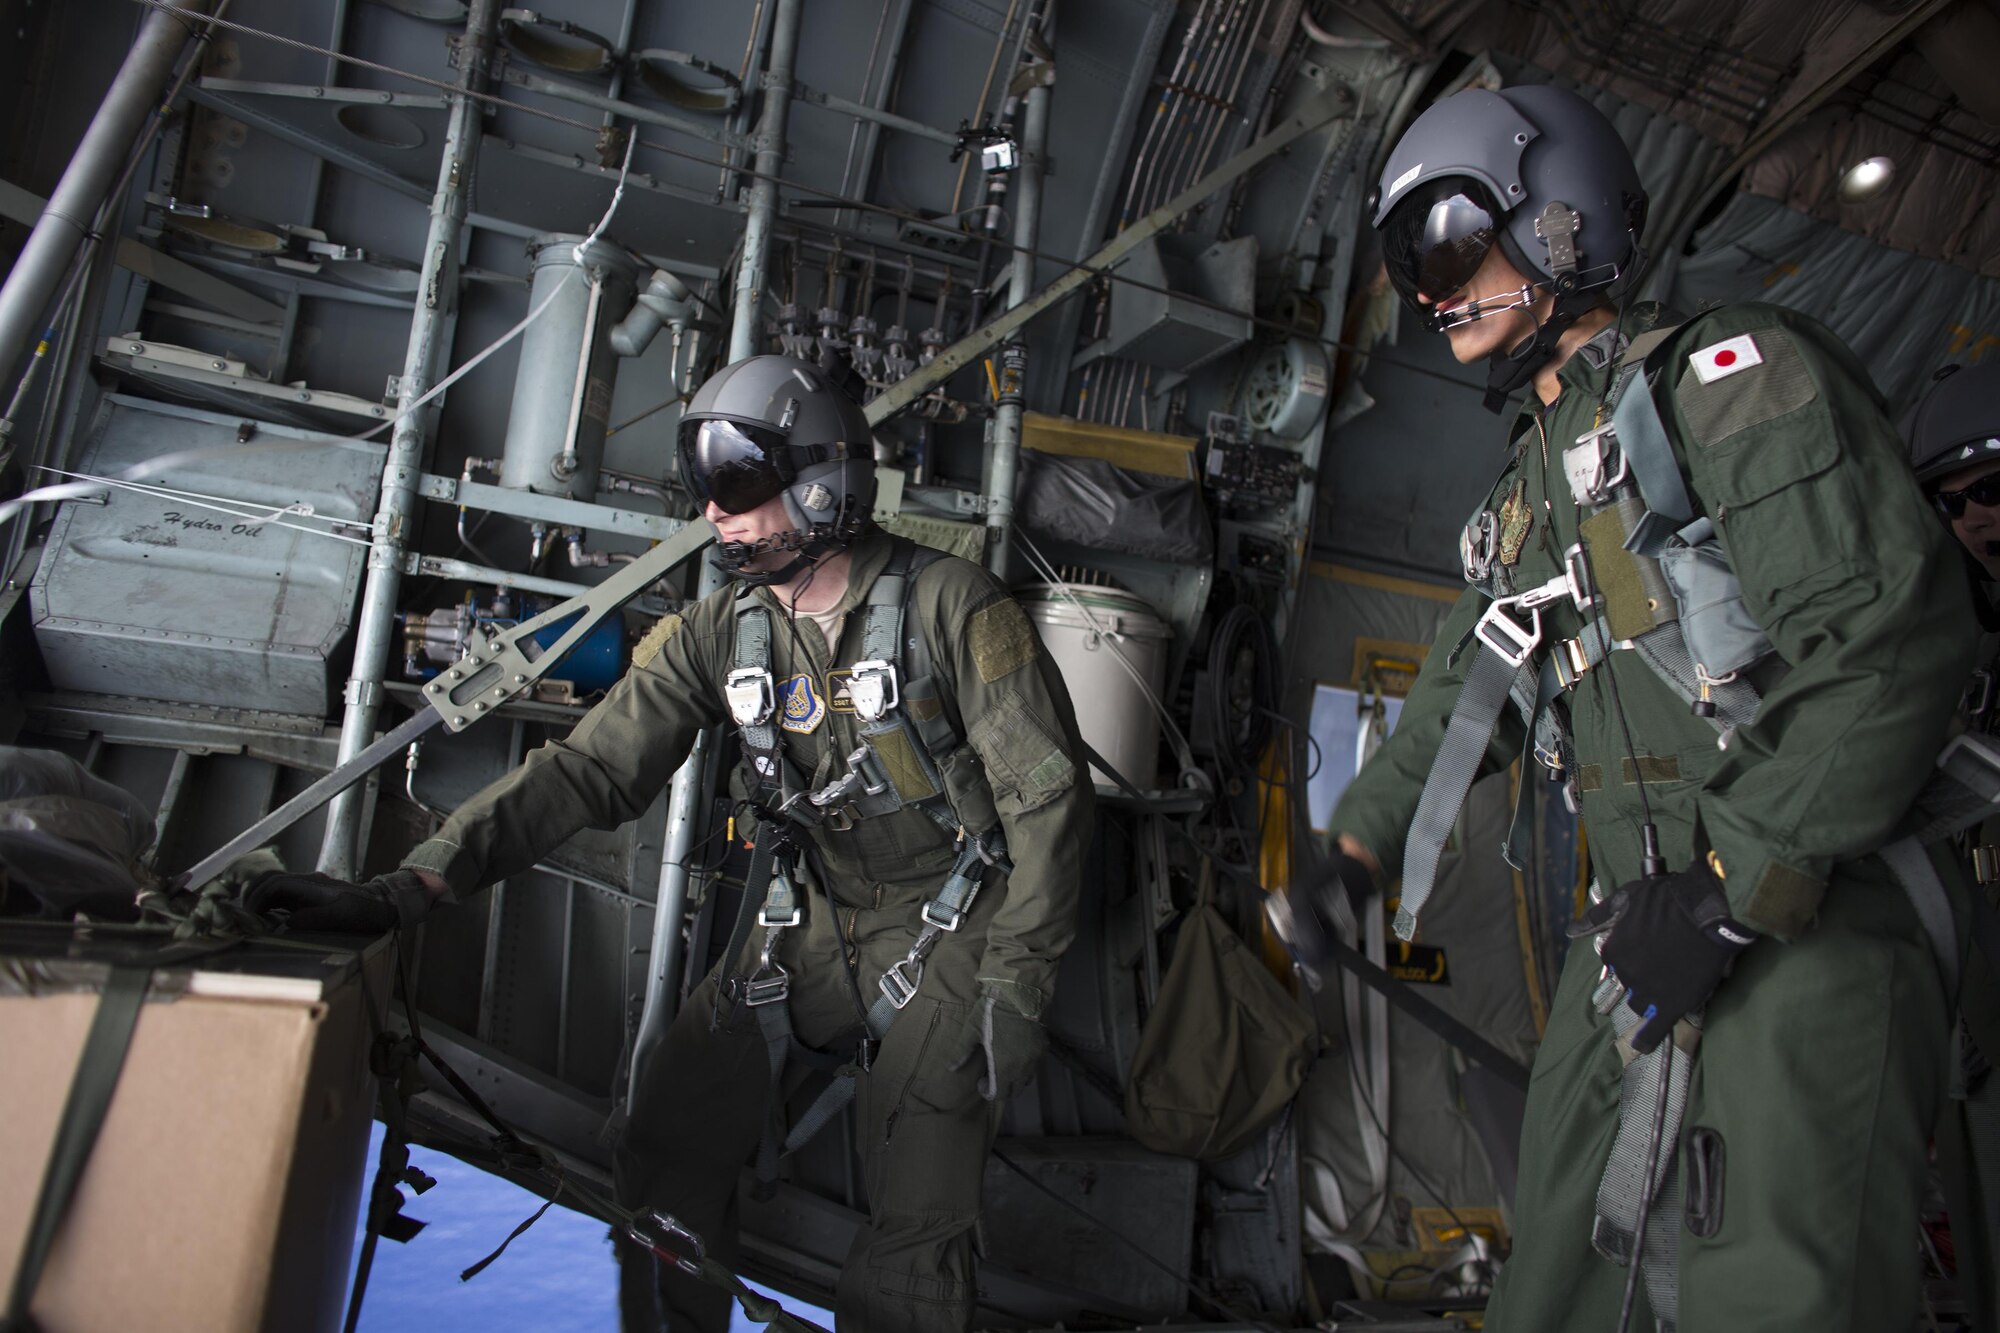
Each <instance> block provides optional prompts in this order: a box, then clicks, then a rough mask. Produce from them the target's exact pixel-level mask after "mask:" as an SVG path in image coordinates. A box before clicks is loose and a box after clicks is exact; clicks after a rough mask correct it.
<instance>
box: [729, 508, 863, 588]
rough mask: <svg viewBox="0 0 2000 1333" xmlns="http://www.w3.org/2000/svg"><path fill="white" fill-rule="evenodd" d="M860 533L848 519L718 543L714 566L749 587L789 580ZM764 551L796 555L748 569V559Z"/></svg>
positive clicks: (851, 540)
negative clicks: (768, 566)
mask: <svg viewBox="0 0 2000 1333" xmlns="http://www.w3.org/2000/svg"><path fill="white" fill-rule="evenodd" d="M860 535H861V524H860V523H859V522H858V521H855V520H854V519H851V518H843V519H842V520H841V521H840V522H838V523H815V524H813V525H812V526H811V527H810V528H807V529H805V530H804V531H800V530H799V529H797V528H793V529H792V530H791V531H789V532H779V533H773V534H772V535H771V536H769V537H762V538H759V539H758V540H756V541H754V542H717V543H716V544H715V565H716V568H718V569H720V570H721V571H722V572H723V573H725V574H727V575H728V576H729V577H730V578H732V579H735V580H736V581H737V582H738V583H741V584H743V585H745V586H746V587H751V588H766V587H771V586H773V585H782V584H786V583H789V582H791V581H792V580H793V579H794V578H797V577H798V576H799V575H800V574H802V573H804V572H805V571H806V570H807V569H808V568H810V567H811V566H812V565H813V564H815V563H816V562H817V561H819V560H820V559H821V558H822V557H824V556H828V555H831V554H833V553H834V552H835V551H840V550H844V549H846V548H847V547H848V546H851V545H852V544H853V543H854V539H855V538H856V537H858V536H860ZM767 551H795V552H797V554H796V555H794V556H793V558H792V559H791V560H789V561H788V562H786V563H785V564H783V565H781V566H779V567H778V568H777V569H750V568H749V567H748V566H749V564H750V562H751V561H753V560H755V559H756V558H757V557H758V556H760V555H763V554H764V553H765V552H767Z"/></svg>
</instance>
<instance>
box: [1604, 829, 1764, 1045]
mask: <svg viewBox="0 0 2000 1333" xmlns="http://www.w3.org/2000/svg"><path fill="white" fill-rule="evenodd" d="M1569 933H1570V936H1571V937H1572V938H1580V937H1582V936H1585V935H1602V936H1603V937H1604V938H1603V940H1602V941H1600V942H1599V944H1598V946H1597V952H1598V956H1599V957H1601V958H1603V960H1604V962H1605V964H1606V965H1607V966H1609V967H1610V969H1611V971H1612V972H1613V973H1614V974H1616V976H1617V978H1618V980H1619V981H1620V982H1621V983H1623V984H1624V986H1625V989H1626V992H1627V994H1626V1000H1625V1002H1626V1004H1628V1005H1629V1006H1631V1009H1632V1012H1633V1013H1635V1014H1638V1015H1639V1016H1640V1023H1639V1025H1638V1026H1637V1027H1635V1028H1633V1029H1632V1032H1631V1035H1630V1041H1631V1043H1632V1049H1633V1050H1634V1051H1637V1052H1638V1053H1639V1054H1641V1055H1644V1054H1645V1053H1646V1052H1648V1051H1650V1050H1652V1049H1653V1048H1654V1047H1656V1046H1658V1045H1659V1044H1660V1043H1661V1042H1662V1041H1664V1040H1666V1038H1667V1034H1669V1033H1670V1032H1672V1031H1673V1030H1674V1024H1675V1023H1678V1022H1679V1021H1680V1020H1681V1019H1682V1018H1685V1017H1686V1016H1687V1015H1688V1014H1689V1013H1691V1012H1692V1011H1694V1010H1695V1009H1698V1008H1700V1007H1701V1006H1702V1004H1703V1003H1705V1002H1706V1001H1707V999H1708V997H1709V996H1710V995H1712V994H1714V992H1715V988H1716V986H1717V985H1719V984H1720V983H1721V981H1722V979H1723V978H1724V977H1726V976H1728V975H1729V969H1730V967H1731V965H1732V964H1734V963H1735V961H1736V955H1737V954H1739V953H1741V952H1743V950H1744V949H1746V948H1748V947H1749V946H1750V944H1751V943H1752V942H1754V941H1755V940H1756V938H1757V934H1756V932H1755V931H1753V930H1751V929H1750V928H1749V927H1748V926H1746V925H1744V924H1743V923H1741V922H1740V921H1737V920H1736V919H1735V918H1734V917H1732V916H1730V915H1729V900H1728V899H1727V898H1725V897H1724V896H1723V893H1722V881H1721V880H1720V879H1718V878H1716V875H1715V872H1714V871H1712V870H1711V869H1710V868H1709V867H1708V865H1707V863H1706V862H1704V861H1700V860H1697V861H1696V862H1695V863H1694V864H1693V865H1691V866H1689V867H1688V868H1687V869H1686V870H1683V871H1681V872H1680V873H1679V874H1675V875H1658V876H1655V877H1654V878H1652V879H1639V880H1633V881H1632V882H1631V883H1630V884H1627V885H1625V886H1624V887H1622V888H1620V889H1619V890H1618V891H1617V892H1616V893H1613V894H1611V895H1610V896H1609V897H1607V898H1606V899H1605V900H1604V901H1603V902H1601V903H1597V904H1595V905H1594V906H1592V907H1591V909H1590V910H1589V911H1588V912H1585V913H1584V914H1583V916H1582V917H1581V918H1579V919H1578V920H1577V921H1576V923H1575V924H1574V925H1572V926H1571V927H1570V928H1569Z"/></svg>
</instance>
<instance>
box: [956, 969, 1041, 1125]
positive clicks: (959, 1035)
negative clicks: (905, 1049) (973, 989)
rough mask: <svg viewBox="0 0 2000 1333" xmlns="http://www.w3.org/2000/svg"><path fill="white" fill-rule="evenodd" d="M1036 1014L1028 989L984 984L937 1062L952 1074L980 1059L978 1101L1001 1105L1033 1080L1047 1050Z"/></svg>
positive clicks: (1034, 996)
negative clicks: (982, 1065)
mask: <svg viewBox="0 0 2000 1333" xmlns="http://www.w3.org/2000/svg"><path fill="white" fill-rule="evenodd" d="M1040 1014H1041V997H1040V996H1039V995H1038V994H1037V993H1036V992H1035V991H1033V990H1032V989H1030V988H1029V987H1026V986H1022V985H1019V984H1017V983H1015V982H1011V981H998V980H984V979H982V980H981V981H980V983H979V998H978V999H977V1000H976V1001H974V1002H973V1005H972V1012H970V1013H968V1014H967V1015H966V1016H965V1022H964V1023H963V1024H962V1025H961V1026H960V1027H959V1029H958V1031H957V1032H954V1033H952V1034H950V1035H948V1036H947V1037H946V1038H945V1041H944V1044H943V1045H942V1046H941V1047H940V1048H939V1051H938V1057H939V1058H940V1059H942V1060H943V1061H944V1062H945V1068H947V1069H950V1070H954V1071H956V1070H960V1069H963V1068H965V1066H966V1065H968V1064H970V1063H972V1061H973V1060H975V1059H977V1058H980V1057H982V1056H983V1057H984V1059H985V1061H986V1073H985V1074H984V1075H982V1076H981V1077H980V1080H979V1095H980V1096H981V1097H984V1098H985V1099H986V1100H987V1101H989V1102H1004V1101H1006V1100H1007V1099H1008V1098H1009V1097H1012V1096H1013V1095H1014V1094H1015V1093H1016V1092H1019V1091H1020V1090H1021V1089H1022V1088H1024V1087H1026V1086H1027V1085H1028V1084H1029V1083H1031V1082H1032V1081H1033V1080H1034V1077H1035V1071H1036V1070H1037V1069H1039V1068H1041V1064H1042V1056H1043V1055H1044V1054H1046V1053H1047V1051H1048V1049H1049V1034H1048V1033H1047V1032H1045V1031H1044V1030H1043V1029H1042V1024H1041V1018H1040Z"/></svg>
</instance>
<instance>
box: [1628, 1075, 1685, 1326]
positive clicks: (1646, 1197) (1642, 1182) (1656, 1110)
mask: <svg viewBox="0 0 2000 1333" xmlns="http://www.w3.org/2000/svg"><path fill="white" fill-rule="evenodd" d="M1673 1078H1674V1039H1673V1038H1672V1037H1671V1036H1669V1037H1668V1038H1667V1039H1666V1040H1665V1041H1664V1042H1662V1043H1660V1091H1659V1094H1658V1095H1657V1096H1656V1097H1655V1098H1654V1100H1653V1128H1652V1130H1651V1132H1650V1133H1649V1134H1648V1135H1647V1137H1646V1170H1645V1174H1644V1175H1642V1176H1641V1177H1640V1178H1639V1215H1638V1216H1637V1217H1635V1218H1634V1219H1633V1220H1632V1257H1631V1259H1630V1260H1629V1261H1628V1262H1627V1264H1626V1268H1625V1295H1624V1298H1623V1299H1622V1300H1620V1301H1619V1303H1618V1333H1630V1329H1631V1327H1632V1302H1633V1299H1634V1297H1635V1296H1636V1295H1637V1293H1638V1290H1639V1268H1640V1265H1641V1264H1642V1263H1643V1262H1644V1260H1645V1257H1646V1219H1647V1217H1648V1216H1649V1215H1650V1214H1651V1213H1652V1211H1653V1172H1654V1170H1655V1169H1657V1168H1658V1166H1659V1163H1660V1140H1661V1139H1662V1138H1663V1137H1664V1136H1665V1135H1666V1129H1667V1089H1668V1087H1669V1086H1670V1085H1671V1084H1672V1083H1673Z"/></svg>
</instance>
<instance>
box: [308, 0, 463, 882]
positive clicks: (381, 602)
mask: <svg viewBox="0 0 2000 1333" xmlns="http://www.w3.org/2000/svg"><path fill="white" fill-rule="evenodd" d="M499 8H500V6H499V0H471V4H470V6H469V8H468V11H467V13H466V18H465V40H464V42H463V43H461V44H460V46H459V69H458V86H459V88H460V89H461V90H463V91H462V92H461V94H460V95H459V96H457V97H455V98H454V99H453V100H452V107H451V118H450V120H449V122H448V124H447V127H446V130H445V140H444V156H443V159H442V160H441V161H440V162H439V163H438V184H437V193H436V194H434V195H433V196H432V197H431V215H430V229H429V232H428V234H427V235H426V236H425V237H424V267H423V281H422V283H421V284H420V285H419V287H418V289H417V290H418V292H419V293H420V295H419V297H418V300H417V303H416V314H415V316H414V317H413V318H412V319H411V320H410V343H409V350H408V352H407V353H406V355H405V357H404V360H403V376H402V380H401V381H400V383H399V385H398V388H397V394H396V411H397V413H398V418H397V421H396V428H395V431H394V432H393V433H392V434H391V435H390V437H389V456H388V458H387V459H385V460H384V462H383V466H382V498H381V500H380V501H379V502H378V503H377V506H376V510H375V527H374V534H373V544H372V545H371V546H370V547H369V551H368V584H367V587H366V589H365V590H364V591H363V592H362V595H361V615H360V620H359V628H358V629H357V631H356V634H355V640H354V667H353V671H352V673H351V674H350V675H349V676H348V679H347V691H346V703H347V706H346V710H345V712H344V713H343V714H342V716H341V727H340V749H339V752H338V753H339V758H340V761H341V762H343V763H344V762H346V761H347V760H349V759H352V758H353V757H354V756H355V755H357V754H359V753H360V752H361V751H362V750H363V749H364V748H366V747H367V745H368V743H369V742H370V741H372V740H373V739H374V738H375V718H376V714H377V713H379V712H380V711H381V707H382V678H383V674H384V672H385V671H386V670H387V669H388V663H389V654H390V651H391V650H392V649H393V648H394V647H395V639H396V597H397V594H398V593H399V592H400V591H401V589H402V583H403V560H404V553H405V551H406V549H407V547H408V544H409V542H410V541H411V539H412V538H413V537H414V536H415V528H416V524H417V518H418V514H419V508H420V503H421V502H420V501H419V499H418V495H417V487H418V485H419V483H420V482H421V481H422V479H423V472H424V448H425V444H426V443H427V441H426V430H425V419H426V418H427V417H429V416H431V415H432V414H431V413H429V412H411V411H410V406H411V404H413V403H415V402H416V401H417V400H418V399H419V398H421V397H423V395H424V393H425V392H426V391H428V390H429V388H430V386H431V384H432V383H433V381H434V380H435V379H436V376H437V370H438V368H439V365H440V363H442V362H443V361H444V360H445V358H446V356H447V354H448V352H449V347H450V343H451V334H452V331H453V329H454V328H455V327H456V325H457V320H458V282H459V277H458V274H459V254H458V242H459V235H460V233H461V232H462V231H463V230H464V227H465V214H466V204H467V201H468V200H469V198H470V195H471V189H472V173H473V169H474V164H475V163H477V162H478V160H479V141H480V137H481V130H482V113H483V111H484V108H483V107H482V106H481V104H480V103H479V102H478V101H477V100H476V99H474V98H472V97H468V96H465V95H464V93H471V92H479V91H482V90H483V88H484V86H485V83H486V76H487V70H488V67H489V66H490V65H491V63H492V58H493V34H494V29H495V27H496V20H497V18H498V15H499ZM405 414H407V415H405ZM364 791H365V789H356V788H350V789H348V790H347V791H344V792H342V793H341V794H340V795H338V796H336V797H335V798H334V799H333V801H332V803H331V804H330V805H328V807H327V812H326V836H325V838H324V840H323V841H322V842H321V844H320V853H319V868H320V869H321V870H322V871H324V872H325V873H327V874H329V875H332V876H334V877H335V878H337V879H352V878H353V877H354V871H355V868H356V866H357V864H358V857H357V849H356V846H355V844H356V842H357V841H358V839H359V834H360V830H361V824H362V818H363V815H364V814H365V813H366V809H365V804H364V803H365V799H366V798H365V795H364Z"/></svg>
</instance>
